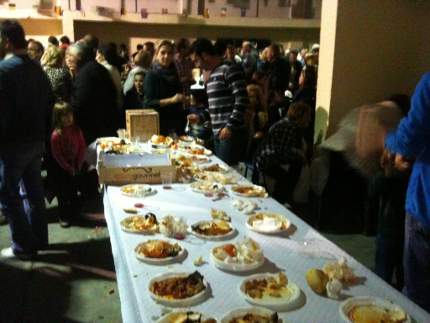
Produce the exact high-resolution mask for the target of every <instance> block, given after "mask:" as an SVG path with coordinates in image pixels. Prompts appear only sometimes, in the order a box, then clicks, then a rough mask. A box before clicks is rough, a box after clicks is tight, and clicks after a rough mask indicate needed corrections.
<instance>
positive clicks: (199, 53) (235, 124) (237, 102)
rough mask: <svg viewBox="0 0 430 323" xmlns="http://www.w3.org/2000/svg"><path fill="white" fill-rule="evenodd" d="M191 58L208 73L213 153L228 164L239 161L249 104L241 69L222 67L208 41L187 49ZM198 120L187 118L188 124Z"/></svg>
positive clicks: (242, 151) (201, 41)
mask: <svg viewBox="0 0 430 323" xmlns="http://www.w3.org/2000/svg"><path fill="white" fill-rule="evenodd" d="M191 59H192V60H193V62H194V63H195V65H196V66H197V67H200V68H201V69H202V70H206V71H209V72H210V75H209V78H208V80H207V81H206V91H207V95H208V101H209V113H210V116H211V122H212V131H213V136H214V148H215V154H216V155H217V156H218V157H219V158H221V159H222V160H223V161H224V162H226V163H227V164H229V165H235V164H237V163H238V162H239V160H240V159H241V157H242V155H243V153H244V151H245V149H246V145H247V142H246V141H247V129H246V126H245V111H246V109H247V108H248V105H249V99H248V93H247V91H246V83H245V78H244V74H243V70H242V68H241V67H240V66H239V65H236V64H232V65H229V64H226V63H224V62H223V59H222V57H221V55H220V53H218V52H217V51H216V48H215V47H214V46H213V45H212V43H211V42H210V40H208V39H203V38H202V39H197V40H196V41H195V42H194V43H193V44H192V46H191ZM197 118H198V117H196V116H193V117H191V118H189V121H190V122H191V123H193V122H197V121H198V119H197Z"/></svg>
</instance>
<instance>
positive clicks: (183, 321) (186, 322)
mask: <svg viewBox="0 0 430 323" xmlns="http://www.w3.org/2000/svg"><path fill="white" fill-rule="evenodd" d="M157 323H217V320H215V319H214V318H212V317H211V316H210V315H206V314H203V313H200V312H193V311H175V312H172V313H169V314H166V315H164V316H163V317H162V318H161V319H159V320H158V321H157Z"/></svg>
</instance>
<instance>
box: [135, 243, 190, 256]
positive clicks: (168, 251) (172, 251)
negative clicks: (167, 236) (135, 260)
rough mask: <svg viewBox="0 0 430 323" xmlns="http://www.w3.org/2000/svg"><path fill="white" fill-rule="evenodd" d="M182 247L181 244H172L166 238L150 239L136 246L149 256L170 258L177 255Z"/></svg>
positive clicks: (139, 250)
mask: <svg viewBox="0 0 430 323" xmlns="http://www.w3.org/2000/svg"><path fill="white" fill-rule="evenodd" d="M181 251H182V248H181V246H180V245H179V244H177V243H175V244H171V243H170V242H168V241H164V240H149V241H146V242H144V243H141V244H139V245H138V246H137V247H136V252H137V253H139V254H142V255H144V256H145V257H148V258H158V259H162V258H168V257H176V256H177V255H178V254H179V253H180V252H181Z"/></svg>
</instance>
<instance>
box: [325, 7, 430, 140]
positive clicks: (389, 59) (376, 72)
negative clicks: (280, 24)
mask: <svg viewBox="0 0 430 323" xmlns="http://www.w3.org/2000/svg"><path fill="white" fill-rule="evenodd" d="M335 3H337V4H338V6H337V8H332V7H333V6H335V5H336V4H335ZM330 8H331V9H332V10H329V9H330ZM326 9H327V10H326ZM333 10H335V12H336V10H337V14H335V17H332V16H333V12H334V11H333ZM322 15H323V16H322V19H321V51H320V56H321V57H320V71H319V77H318V94H317V105H318V106H322V107H323V108H324V109H325V110H326V111H328V112H329V129H328V130H329V132H331V131H333V130H334V129H335V126H336V124H337V123H338V122H339V120H340V119H341V118H342V117H343V116H344V115H345V114H346V113H347V112H348V111H349V110H351V109H352V108H354V107H357V106H359V105H362V104H365V103H370V102H376V101H379V100H382V99H384V98H386V97H387V96H389V95H390V94H393V93H399V92H402V93H406V94H410V93H411V92H412V91H413V89H414V87H415V85H416V83H417V82H418V80H419V78H420V76H421V75H422V74H423V73H424V72H426V71H428V70H430V41H429V39H428V33H427V32H426V31H428V30H430V19H429V17H430V2H429V1H397V0H378V1H374V0H360V1H351V0H325V1H324V3H323V11H322ZM334 19H336V20H334ZM326 28H327V30H326ZM333 46H334V47H333ZM330 82H331V84H330Z"/></svg>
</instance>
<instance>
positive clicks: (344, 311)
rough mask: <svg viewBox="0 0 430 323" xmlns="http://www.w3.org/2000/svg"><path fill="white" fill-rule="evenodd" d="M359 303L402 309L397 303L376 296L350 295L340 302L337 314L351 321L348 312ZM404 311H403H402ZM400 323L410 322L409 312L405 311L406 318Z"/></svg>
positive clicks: (346, 320)
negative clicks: (350, 296)
mask: <svg viewBox="0 0 430 323" xmlns="http://www.w3.org/2000/svg"><path fill="white" fill-rule="evenodd" d="M359 305H376V306H379V307H383V308H386V309H389V310H402V311H404V309H403V308H401V307H400V306H399V305H397V304H394V303H392V302H390V301H388V300H385V299H382V298H378V297H372V296H358V297H352V298H349V299H347V300H346V301H344V302H342V304H340V307H339V314H340V316H341V317H342V319H343V320H344V321H345V322H352V321H351V320H350V319H349V318H348V313H349V312H350V311H351V310H352V309H353V308H354V307H355V306H359ZM404 312H405V311H404ZM405 313H406V312H405ZM402 323H411V317H410V316H409V314H407V313H406V320H405V321H404V322H402Z"/></svg>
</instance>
